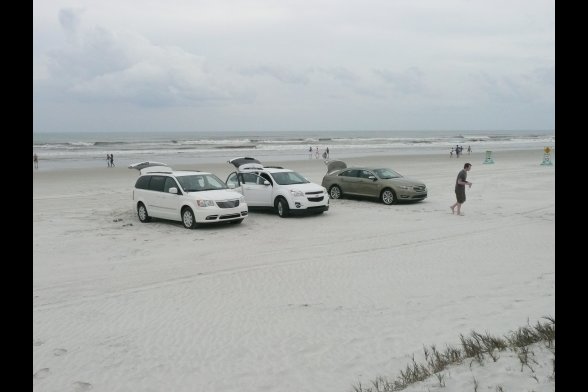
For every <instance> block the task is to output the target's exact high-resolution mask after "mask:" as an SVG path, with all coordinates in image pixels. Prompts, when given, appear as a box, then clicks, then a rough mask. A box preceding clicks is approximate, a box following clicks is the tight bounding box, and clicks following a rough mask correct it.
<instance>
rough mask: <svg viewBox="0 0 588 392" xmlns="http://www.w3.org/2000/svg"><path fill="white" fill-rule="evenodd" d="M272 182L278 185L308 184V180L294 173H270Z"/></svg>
mask: <svg viewBox="0 0 588 392" xmlns="http://www.w3.org/2000/svg"><path fill="white" fill-rule="evenodd" d="M272 176H273V177H274V180H276V182H277V183H278V184H280V185H293V184H308V180H307V179H306V178H304V177H302V175H301V174H298V173H296V172H294V171H291V172H281V173H272Z"/></svg>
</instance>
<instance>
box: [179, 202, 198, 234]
mask: <svg viewBox="0 0 588 392" xmlns="http://www.w3.org/2000/svg"><path fill="white" fill-rule="evenodd" d="M182 223H183V224H184V227H185V228H186V229H193V228H195V227H196V219H195V218H194V213H193V212H192V209H191V208H190V207H186V208H184V209H183V210H182Z"/></svg>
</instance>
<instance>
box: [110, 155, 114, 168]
mask: <svg viewBox="0 0 588 392" xmlns="http://www.w3.org/2000/svg"><path fill="white" fill-rule="evenodd" d="M110 167H114V155H113V154H110Z"/></svg>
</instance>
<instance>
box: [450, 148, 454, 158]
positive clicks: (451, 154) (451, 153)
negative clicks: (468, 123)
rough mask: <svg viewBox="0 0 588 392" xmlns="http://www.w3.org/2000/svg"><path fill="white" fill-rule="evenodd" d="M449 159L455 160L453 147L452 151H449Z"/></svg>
mask: <svg viewBox="0 0 588 392" xmlns="http://www.w3.org/2000/svg"><path fill="white" fill-rule="evenodd" d="M449 158H453V147H451V150H450V151H449Z"/></svg>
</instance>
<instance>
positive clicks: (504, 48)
mask: <svg viewBox="0 0 588 392" xmlns="http://www.w3.org/2000/svg"><path fill="white" fill-rule="evenodd" d="M76 7H78V8H75V9H74V8H71V6H70V5H68V2H66V0H33V100H34V124H33V125H34V129H35V130H36V129H37V127H38V124H42V127H43V128H42V129H43V130H62V129H63V128H64V124H65V123H66V119H69V118H71V117H72V115H71V113H74V112H75V113H76V121H75V122H71V124H70V125H69V126H70V127H71V130H76V129H78V128H80V129H81V128H84V125H85V124H92V126H94V127H95V128H96V129H104V130H108V129H111V130H115V131H116V130H127V128H128V130H133V129H137V130H140V129H144V128H145V127H152V126H153V124H164V125H165V128H166V129H169V130H180V129H184V128H183V127H186V125H185V124H190V126H192V127H196V128H190V129H202V130H209V129H217V128H218V127H221V128H223V129H232V130H239V129H249V130H252V129H255V130H264V129H270V130H276V129H280V127H281V124H287V126H288V127H289V128H294V129H317V127H325V128H329V124H332V127H334V128H336V127H338V126H344V127H345V129H365V128H370V129H376V128H380V129H392V128H394V129H396V128H397V129H451V128H453V127H457V126H465V125H464V124H466V123H467V124H468V127H470V128H477V129H484V128H493V129H496V128H497V127H502V126H506V127H508V124H506V122H507V121H511V122H512V124H513V127H514V126H516V125H517V124H525V127H526V128H530V127H533V126H536V127H537V128H541V129H549V128H553V127H554V126H555V124H554V120H553V119H554V116H555V114H554V113H555V110H554V95H555V77H554V70H555V28H554V12H555V11H554V1H553V0H520V1H517V2H512V1H507V0H495V1H493V2H473V1H463V0H446V1H444V2H439V1H437V0H422V1H418V2H413V1H387V0H373V1H372V0H370V1H369V2H367V3H366V2H365V1H360V0H341V1H340V2H334V1H332V0H314V1H312V2H310V1H308V2H305V1H304V0H302V1H289V0H285V1H280V2H276V1H270V0H254V1H246V2H243V1H238V0H228V1H223V2H218V1H214V0H202V1H198V2H194V1H179V2H175V3H174V6H173V7H170V4H169V3H168V2H164V1H162V0H149V2H148V4H144V3H140V2H136V1H134V0H102V1H100V2H95V1H91V0H78V1H76ZM505 103H508V105H505ZM505 111H508V113H509V115H504V112H505ZM302 113H303V114H302ZM415 113H418V115H417V114H415ZM464 113H467V116H464ZM496 113H501V115H502V117H501V118H500V121H498V117H499V116H496ZM423 114H426V115H423ZM107 118H108V121H107ZM119 124H124V128H122V129H121V128H116V127H117V126H122V125H119ZM505 124H506V125H505Z"/></svg>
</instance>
